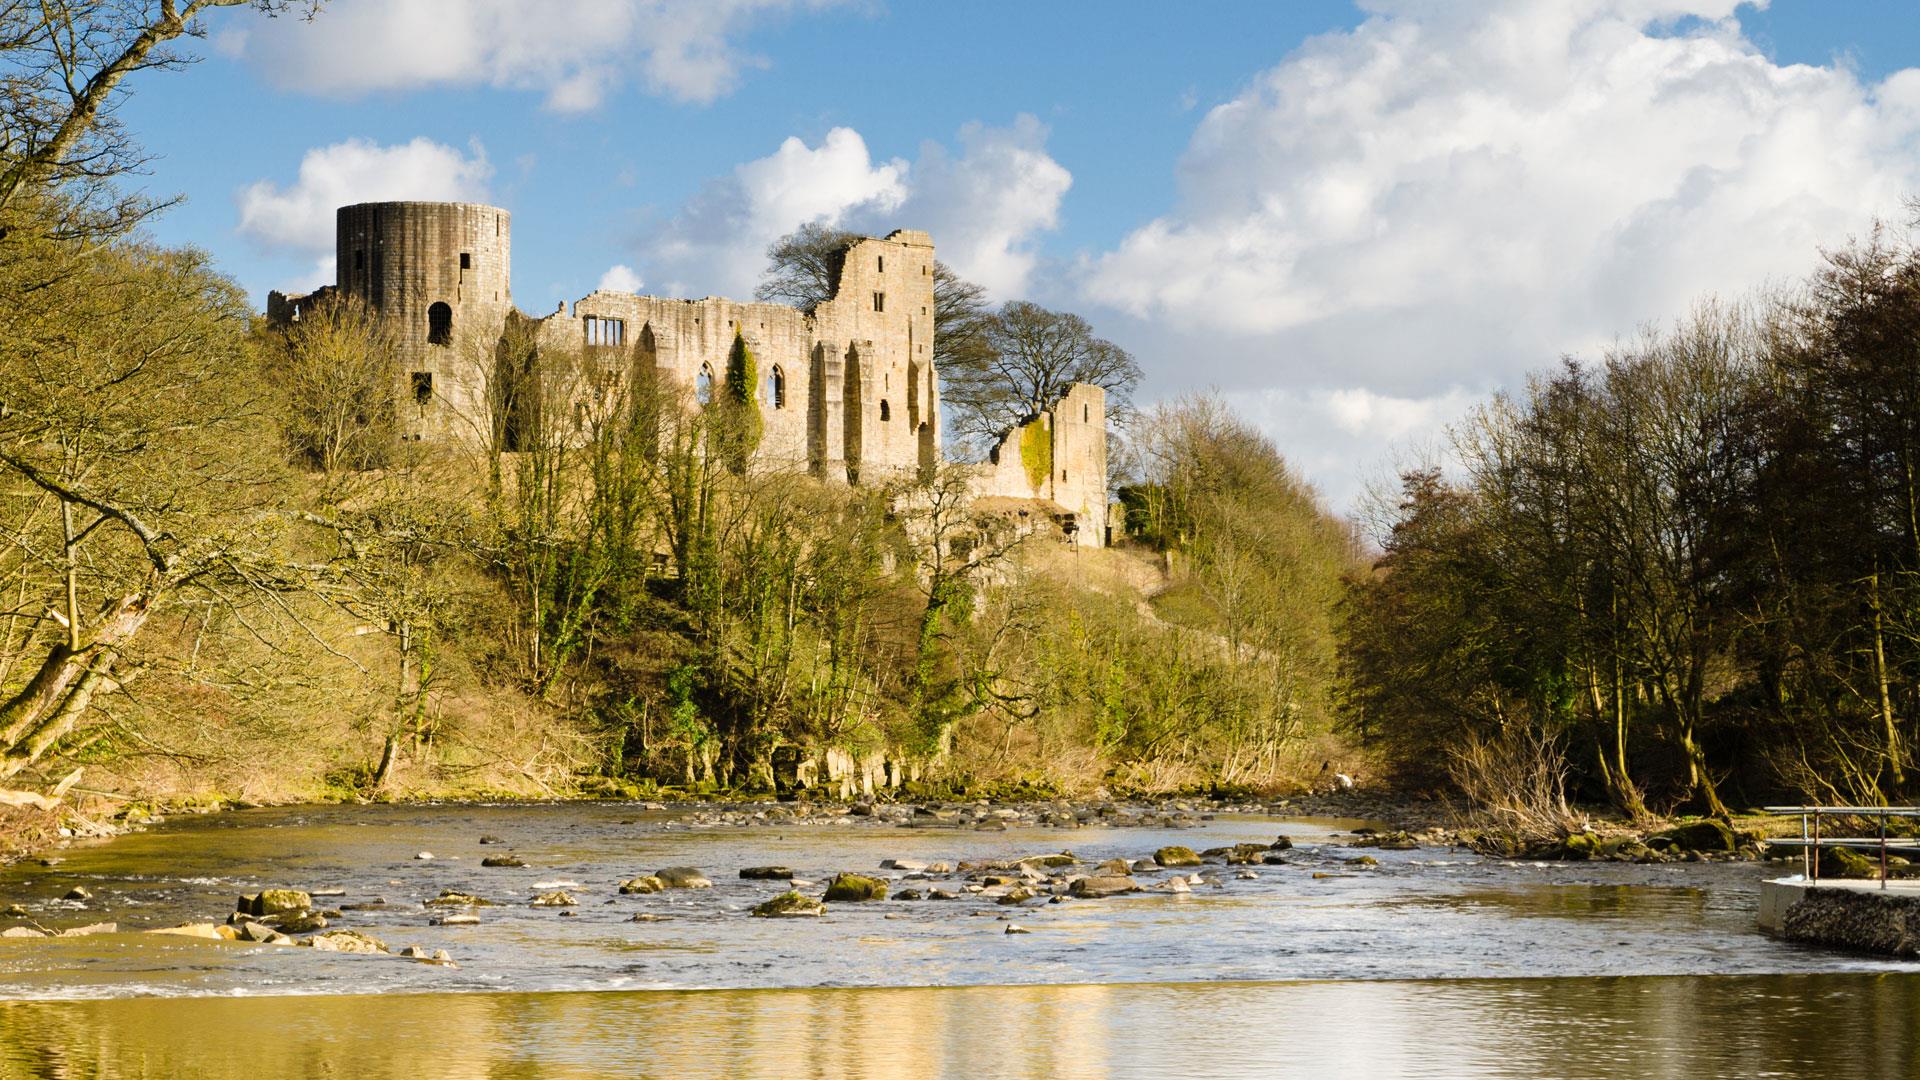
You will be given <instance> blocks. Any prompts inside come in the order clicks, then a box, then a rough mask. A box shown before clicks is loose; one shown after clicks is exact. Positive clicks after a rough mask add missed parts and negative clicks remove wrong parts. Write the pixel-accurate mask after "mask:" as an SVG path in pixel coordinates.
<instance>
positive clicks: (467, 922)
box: [431, 911, 480, 926]
mask: <svg viewBox="0 0 1920 1080" xmlns="http://www.w3.org/2000/svg"><path fill="white" fill-rule="evenodd" d="M431 922H432V923H433V925H435V926H479V925H480V916H478V915H474V914H471V913H468V912H464V911H456V912H454V913H453V914H451V915H435V916H434V917H433V919H432V920H431Z"/></svg>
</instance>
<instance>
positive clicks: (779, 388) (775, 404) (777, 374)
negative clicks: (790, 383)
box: [767, 364, 787, 409]
mask: <svg viewBox="0 0 1920 1080" xmlns="http://www.w3.org/2000/svg"><path fill="white" fill-rule="evenodd" d="M767 405H768V407H770V408H775V409H784V408H786V407H787V373H786V372H784V371H781V370H780V365H778V364H775V365H774V367H773V370H772V371H769V372H767Z"/></svg>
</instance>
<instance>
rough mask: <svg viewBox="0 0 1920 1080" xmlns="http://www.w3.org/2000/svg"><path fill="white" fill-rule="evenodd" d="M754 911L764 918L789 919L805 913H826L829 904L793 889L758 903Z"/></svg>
mask: <svg viewBox="0 0 1920 1080" xmlns="http://www.w3.org/2000/svg"><path fill="white" fill-rule="evenodd" d="M753 913H754V914H755V915H758V916H759V917H761V918H763V919H788V918H795V917H798V916H805V915H825V914H826V913H827V905H825V904H823V903H821V902H820V901H818V900H815V899H814V898H813V897H811V896H806V895H803V894H801V893H799V892H796V891H794V890H792V889H788V890H787V891H786V892H783V893H781V894H780V895H779V896H776V897H774V898H773V899H771V900H768V901H767V902H766V903H764V904H759V905H756V906H755V907H754V909H753Z"/></svg>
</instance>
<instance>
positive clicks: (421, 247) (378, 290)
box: [334, 202, 513, 438]
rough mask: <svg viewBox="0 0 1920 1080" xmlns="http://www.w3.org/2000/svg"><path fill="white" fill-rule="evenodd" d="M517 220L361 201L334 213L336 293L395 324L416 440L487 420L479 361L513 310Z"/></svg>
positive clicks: (406, 412) (407, 416)
mask: <svg viewBox="0 0 1920 1080" xmlns="http://www.w3.org/2000/svg"><path fill="white" fill-rule="evenodd" d="M512 224H513V222H512V217H511V215H509V214H508V213H507V212H506V211H505V210H501V209H498V208H497V207H492V206H482V205H479V204H476V203H428V202H389V203H358V204H356V205H353V206H343V207H341V208H340V209H339V211H338V212H337V214H336V216H335V234H334V253H335V258H336V259H337V264H336V265H337V269H336V271H335V273H336V275H337V280H336V285H335V288H336V290H337V291H339V292H340V293H343V294H345V295H349V296H355V297H358V298H359V299H361V300H363V301H365V302H366V304H367V305H368V306H369V307H370V308H372V309H373V310H376V311H378V312H380V313H381V314H382V315H383V316H385V317H386V318H387V319H388V320H389V322H390V324H391V326H392V327H393V329H394V333H395V338H396V343H397V345H398V348H399V351H400V360H401V363H400V366H401V369H402V371H403V372H404V375H403V378H404V379H405V382H404V384H403V386H402V393H403V394H405V395H406V396H405V397H404V398H403V402H404V404H403V407H402V409H401V410H400V411H401V430H402V432H403V434H405V435H406V436H408V437H410V438H444V437H448V436H450V435H454V434H458V433H465V432H468V431H471V430H473V429H474V426H475V425H476V424H478V423H480V422H481V421H482V420H483V419H484V418H485V417H487V416H488V415H489V413H488V408H487V405H486V402H485V392H486V375H487V372H486V370H485V367H484V364H483V363H482V362H481V360H480V359H479V357H480V356H482V355H483V354H488V352H489V349H488V346H489V344H490V342H491V341H492V340H495V339H497V338H498V337H499V334H500V328H501V327H502V326H503V325H505V322H506V317H507V313H508V312H510V311H512V310H513V291H512V287H511V274H512V253H513V248H512V241H513V228H512Z"/></svg>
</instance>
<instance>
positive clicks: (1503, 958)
mask: <svg viewBox="0 0 1920 1080" xmlns="http://www.w3.org/2000/svg"><path fill="white" fill-rule="evenodd" d="M1292 809H1293V808H1292V807H1283V806H1276V805H1271V804H1257V805H1244V806H1212V805H1209V804H1205V803H1184V804H1182V803H1177V802H1173V803H1166V804H1159V805H1150V806H1149V805H1132V804H1123V803H1100V804H1083V805H1072V804H1051V803H1048V804H1029V805H1020V806H991V805H978V804H966V805H921V806H913V805H889V804H881V805H867V804H863V805H857V806H854V807H844V806H840V807H827V806H820V807H808V806H802V805H795V804H771V803H770V804H756V805H735V806H674V807H667V806H660V805H657V804H656V805H648V804H639V803H630V804H622V803H572V804H548V805H502V806H481V805H440V806H362V807H349V806H331V807H312V808H280V809H262V810H251V811H244V812H239V813H231V814H222V815H209V816H201V817H191V818H181V819H176V820H173V821H170V822H165V823H162V824H157V825H155V826H153V827H151V828H148V829H147V830H145V831H143V832H140V833H137V834H134V835H128V836H122V837H119V838H116V839H111V840H97V841H96V840H81V841H75V842H73V843H72V844H70V845H69V846H68V847H66V848H65V849H63V850H60V851H57V852H54V853H51V854H50V855H49V856H48V857H47V858H46V859H44V860H38V861H28V862H25V863H22V864H19V865H16V866H14V867H10V868H7V869H6V870H4V871H0V910H3V911H5V912H7V914H6V915H0V928H13V929H15V930H20V931H22V932H23V936H17V937H5V938H0V996H8V995H11V996H60V995H76V996H95V995H102V994H105V995H119V994H156V993H157V994H199V993H300V992H311V991H313V990H315V989H318V988H322V987H324V988H327V989H329V990H333V991H346V992H352V991H366V992H377V991H386V990H393V989H425V990H478V989H503V988H505V989H587V988H592V989H617V988H652V987H663V988H664V987H702V986H736V987H737V986H843V985H925V984H979V983H1033V982H1138V981H1155V980H1169V979H1171V980H1196V981H1211V980H1219V979H1290V978H1313V977H1360V978H1381V977H1453V976H1501V975H1516V974H1527V975H1545V974H1654V973H1690V972H1730V971H1750V972H1776V971H1806V970H1838V969H1848V968H1852V967H1865V968H1868V969H1874V970H1878V969H1879V966H1880V965H1883V964H1884V963H1885V962H1882V961H1874V960H1870V959H1864V958H1855V957H1845V956H1832V955H1828V954H1821V953H1817V952H1813V951H1810V950H1804V949H1797V948H1795V947H1793V946H1790V945H1786V944H1783V943H1781V942H1777V941H1773V940H1771V939H1768V938H1766V937H1763V936H1761V935H1759V934H1757V933H1755V932H1754V930H1753V915H1754V895H1755V892H1754V891H1755V889H1756V887H1757V883H1758V881H1759V880H1760V879H1761V878H1762V877H1763V876H1765V875H1766V874H1767V873H1768V871H1767V870H1766V868H1764V867H1762V866H1759V865H1755V864H1752V863H1743V862H1733V861H1726V862H1719V861H1701V862H1686V861H1678V860H1681V859H1685V858H1687V857H1688V856H1687V855H1686V854H1685V853H1674V854H1669V853H1664V852H1661V851H1657V850H1653V849H1648V850H1647V851H1645V852H1640V851H1638V850H1636V849H1633V848H1631V847H1627V846H1625V845H1621V846H1617V847H1616V848H1615V849H1614V850H1613V851H1612V852H1611V853H1610V854H1609V853H1606V852H1601V851H1596V852H1594V853H1591V854H1592V855H1594V856H1597V857H1591V858H1589V860H1588V861H1585V862H1562V861H1555V862H1548V861H1528V860H1521V861H1513V860H1506V859H1500V858H1494V857H1489V856H1487V855H1484V854H1481V853H1479V852H1476V851H1474V850H1473V849H1471V848H1470V847H1467V846H1463V845H1462V844H1461V843H1460V841H1461V839H1462V838H1461V837H1458V836H1455V835H1452V834H1448V833H1445V832H1444V831H1441V830H1435V829H1431V828H1428V829H1422V830H1408V829H1402V828H1397V827H1396V824H1399V823H1396V822H1394V821H1392V820H1368V819H1352V818H1347V819H1337V818H1322V817H1311V816H1292V815H1290V814H1289V813H1288V811H1289V810H1292ZM1413 823H1417V822H1413ZM1702 858H1705V857H1702ZM274 890H285V891H284V892H275V891H274ZM105 923H112V924H113V926H112V928H111V929H110V930H107V931H98V930H97V931H96V932H94V933H91V934H89V935H87V936H75V937H58V936H52V937H48V936H40V935H41V933H42V932H51V933H54V934H59V933H62V932H65V931H72V930H74V929H78V928H83V927H89V926H91V927H96V928H97V927H100V926H101V925H102V924H105ZM182 926H185V927H189V928H197V929H196V930H194V931H192V932H191V933H190V934H189V935H186V936H183V935H182V934H181V933H174V934H156V933H151V931H154V930H162V929H175V928H179V927H182ZM194 934H197V935H198V936H193V935H194ZM303 941H308V942H316V943H318V942H331V943H337V944H339V945H341V946H346V947H347V948H340V949H329V948H328V946H327V945H322V944H316V945H313V946H308V947H300V946H299V945H297V944H295V943H298V942H303ZM368 942H372V943H374V944H372V945H369V944H367V943H368ZM375 945H377V946H378V947H375ZM363 946H364V947H363ZM369 953H372V954H376V955H366V954H369ZM383 953H384V955H380V954H383ZM436 959H438V960H439V961H440V962H437V963H436V962H434V961H436ZM449 961H450V962H449Z"/></svg>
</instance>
